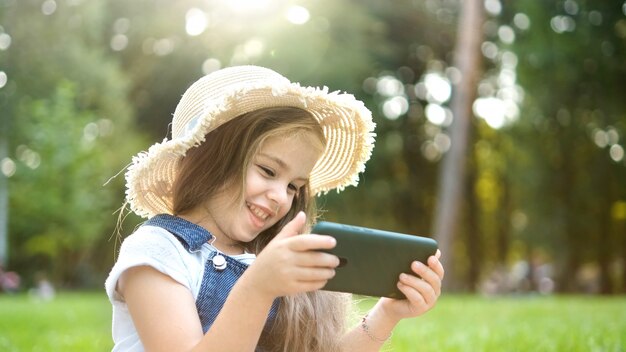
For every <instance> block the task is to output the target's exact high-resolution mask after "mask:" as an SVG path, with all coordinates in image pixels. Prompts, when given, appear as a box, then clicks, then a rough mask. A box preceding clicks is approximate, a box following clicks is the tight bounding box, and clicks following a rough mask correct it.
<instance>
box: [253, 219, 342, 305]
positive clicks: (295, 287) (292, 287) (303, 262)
mask: <svg viewBox="0 0 626 352" xmlns="http://www.w3.org/2000/svg"><path fill="white" fill-rule="evenodd" d="M305 222H306V215H304V213H303V212H300V213H298V215H296V217H295V218H294V219H293V220H291V221H290V222H289V223H288V224H287V225H285V227H283V229H282V230H281V231H280V233H278V235H276V237H274V239H272V241H271V242H270V243H269V244H268V245H267V246H266V247H265V248H264V249H263V251H262V252H261V253H259V255H258V257H257V258H256V260H255V261H254V263H253V264H252V265H250V267H249V268H248V270H246V272H245V274H244V276H243V277H242V280H243V279H244V278H245V280H246V282H247V283H248V284H249V285H251V288H254V290H257V291H258V292H259V293H261V294H266V295H267V296H268V297H271V298H272V299H273V298H275V297H279V296H287V295H292V294H296V293H301V292H307V291H314V290H318V289H320V288H322V287H323V286H324V285H326V282H327V281H328V280H329V279H331V278H332V277H333V276H335V268H336V267H337V266H338V265H339V258H337V256H335V255H332V254H329V253H324V252H320V251H318V250H320V249H331V248H334V247H335V245H336V240H335V239H334V238H333V237H331V236H323V235H312V234H305V235H300V234H299V233H300V230H301V229H302V227H303V226H304V224H305Z"/></svg>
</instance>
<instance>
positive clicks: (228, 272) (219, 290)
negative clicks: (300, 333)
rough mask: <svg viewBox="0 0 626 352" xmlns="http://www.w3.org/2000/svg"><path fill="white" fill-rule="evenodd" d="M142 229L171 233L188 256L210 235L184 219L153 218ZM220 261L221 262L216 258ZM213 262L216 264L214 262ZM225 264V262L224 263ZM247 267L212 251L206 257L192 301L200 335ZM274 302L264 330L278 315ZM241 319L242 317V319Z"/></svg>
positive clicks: (209, 324)
mask: <svg viewBox="0 0 626 352" xmlns="http://www.w3.org/2000/svg"><path fill="white" fill-rule="evenodd" d="M144 225H149V226H158V227H161V228H163V229H165V230H167V231H169V232H170V233H172V234H173V235H174V236H176V238H178V240H179V241H180V242H181V243H182V244H183V246H184V247H185V249H187V250H188V251H189V252H190V253H195V252H198V251H200V248H202V245H203V244H205V243H207V242H209V240H211V239H212V238H213V235H212V234H211V233H210V232H208V231H207V230H206V229H204V228H203V227H201V226H199V225H196V224H194V223H192V222H189V221H187V220H185V219H182V218H179V217H176V216H172V215H168V214H159V215H155V216H154V217H152V218H151V219H149V220H148V221H146V222H145V223H144ZM219 257H221V258H219ZM214 258H215V259H216V260H214ZM224 260H225V262H224ZM247 268H248V265H246V264H244V263H242V262H240V261H238V260H236V259H234V258H231V257H229V256H228V255H224V254H222V253H220V252H219V251H217V250H216V251H213V252H211V254H210V255H209V258H208V259H207V261H206V263H205V265H204V275H203V277H202V284H201V285H200V291H199V292H198V298H197V299H196V308H197V309H198V315H199V316H200V322H201V323H202V331H203V332H204V333H206V332H207V331H208V330H209V328H210V327H211V325H213V322H214V321H215V318H216V317H217V314H218V313H219V312H220V310H221V309H222V307H223V306H224V302H225V301H226V297H227V296H228V294H229V293H230V290H232V288H233V286H234V285H235V282H237V280H238V279H239V278H240V277H241V275H242V274H243V272H244V271H245V270H246V269H247ZM278 303H279V301H278V299H276V300H275V301H274V303H273V304H272V308H271V310H270V313H269V316H268V319H267V321H266V323H265V328H264V329H265V330H267V329H269V328H271V326H272V323H273V321H274V318H275V317H276V313H277V311H278ZM242 319H245V317H242Z"/></svg>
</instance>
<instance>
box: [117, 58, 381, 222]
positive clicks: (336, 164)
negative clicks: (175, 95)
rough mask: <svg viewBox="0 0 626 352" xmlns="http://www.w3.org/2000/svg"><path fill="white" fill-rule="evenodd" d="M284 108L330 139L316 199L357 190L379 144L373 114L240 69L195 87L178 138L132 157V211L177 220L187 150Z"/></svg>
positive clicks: (257, 70)
mask: <svg viewBox="0 0 626 352" xmlns="http://www.w3.org/2000/svg"><path fill="white" fill-rule="evenodd" d="M282 106H291V107H297V108H301V109H305V110H307V111H309V112H310V113H311V114H312V115H313V116H314V117H315V118H316V119H317V120H318V121H319V123H320V125H321V126H322V129H323V131H324V135H325V136H326V139H327V146H326V150H325V151H324V153H323V155H322V156H321V158H320V159H319V160H318V162H317V163H316V164H315V166H314V167H313V170H312V172H311V175H310V176H309V180H310V186H311V190H312V192H313V194H315V195H318V194H320V193H326V192H328V191H329V190H332V189H337V191H341V190H343V189H344V188H345V187H346V186H350V185H356V184H357V183H358V180H359V175H358V174H359V173H360V172H363V171H364V170H365V162H366V161H367V160H368V159H369V158H370V155H371V153H372V148H373V147H374V137H375V134H374V133H373V130H374V126H375V125H374V123H373V121H372V115H371V112H370V111H369V110H368V109H367V108H366V107H365V106H364V105H363V103H362V102H361V101H359V100H356V99H355V98H354V96H352V95H350V94H342V93H339V92H331V93H329V92H328V88H327V87H323V88H316V87H302V86H300V84H298V83H292V82H290V81H289V80H288V79H287V78H285V77H283V76H281V75H280V74H278V73H276V72H274V71H272V70H270V69H267V68H263V67H258V66H234V67H229V68H225V69H222V70H219V71H215V72H213V73H211V74H209V75H206V76H204V77H202V78H200V79H199V80H198V81H196V82H195V83H193V84H192V85H191V87H189V89H187V91H186V92H185V94H184V95H183V97H182V98H181V100H180V102H179V103H178V106H177V107H176V110H175V112H174V118H173V120H172V139H171V140H168V139H167V138H166V139H164V140H163V142H161V143H156V144H154V145H152V146H151V147H150V148H149V149H148V151H147V152H141V153H139V154H137V155H136V156H134V157H133V160H132V164H131V165H130V166H129V168H128V169H127V171H126V199H127V201H128V203H129V204H130V207H131V210H132V211H134V212H135V213H136V214H137V215H139V216H141V217H146V218H149V217H152V216H154V215H156V214H160V213H169V214H171V212H172V210H171V208H172V206H171V205H172V193H171V187H172V183H173V181H174V179H175V178H176V172H177V163H178V161H179V160H180V159H181V158H182V157H183V156H184V155H185V153H186V152H187V150H189V149H190V148H192V147H194V146H197V145H199V144H200V143H202V142H204V140H205V136H206V135H207V133H209V132H211V131H213V130H214V129H216V128H217V127H218V126H220V125H222V124H223V123H225V122H227V121H229V120H232V119H233V118H235V117H237V116H239V115H242V114H244V113H247V112H250V111H254V110H258V109H262V108H269V107H282ZM206 137H207V138H211V136H210V135H208V136H206Z"/></svg>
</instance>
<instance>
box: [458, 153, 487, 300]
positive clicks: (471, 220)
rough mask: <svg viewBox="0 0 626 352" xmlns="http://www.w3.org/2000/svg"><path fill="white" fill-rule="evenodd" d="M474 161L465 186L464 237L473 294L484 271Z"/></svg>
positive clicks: (470, 164) (468, 284)
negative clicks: (482, 270)
mask: <svg viewBox="0 0 626 352" xmlns="http://www.w3.org/2000/svg"><path fill="white" fill-rule="evenodd" d="M472 160H473V161H472V162H470V163H469V165H468V170H467V177H466V181H467V186H465V193H466V195H465V199H466V200H467V201H466V202H465V204H466V207H467V210H466V216H467V220H466V224H467V227H466V231H467V234H466V235H465V236H462V237H463V238H465V239H467V258H468V268H467V281H466V282H467V287H468V289H469V290H470V291H471V292H475V291H476V288H477V287H478V283H479V280H480V272H481V269H482V265H481V263H482V262H483V253H482V250H481V249H482V248H483V242H482V236H481V235H480V229H479V225H478V202H477V200H476V192H475V191H474V186H475V184H476V161H475V158H472Z"/></svg>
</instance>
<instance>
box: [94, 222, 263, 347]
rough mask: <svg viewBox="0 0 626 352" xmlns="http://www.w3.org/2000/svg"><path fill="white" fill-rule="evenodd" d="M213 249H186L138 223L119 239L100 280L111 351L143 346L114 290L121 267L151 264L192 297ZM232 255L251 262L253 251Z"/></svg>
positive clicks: (162, 231) (170, 236)
mask: <svg viewBox="0 0 626 352" xmlns="http://www.w3.org/2000/svg"><path fill="white" fill-rule="evenodd" d="M215 251H216V249H215V247H213V246H211V245H210V244H208V243H205V244H204V245H202V248H201V249H200V250H199V251H196V252H193V253H190V252H189V251H187V250H186V249H185V247H183V245H182V243H181V242H180V241H179V240H178V239H177V238H176V236H174V235H173V234H171V233H170V232H168V231H167V230H165V229H163V228H160V227H156V226H141V227H140V228H139V229H137V231H135V232H134V233H133V234H132V235H130V236H128V237H127V238H126V239H125V240H124V242H123V243H122V246H121V248H120V254H119V257H118V258H117V262H116V263H115V265H114V266H113V268H112V269H111V272H110V273H109V277H108V278H107V279H106V282H105V284H104V286H105V289H106V293H107V296H108V297H109V300H110V301H111V304H112V305H113V323H112V334H113V341H114V342H115V346H114V347H113V351H112V352H122V351H124V352H143V350H144V348H143V345H142V344H141V341H140V340H139V335H138V334H137V330H136V329H135V326H134V324H133V321H132V319H131V316H130V313H129V312H128V308H127V306H126V302H124V299H123V297H121V296H120V295H119V294H118V292H117V290H116V286H117V280H118V279H119V278H120V275H121V274H122V273H123V272H124V271H125V270H127V269H129V268H131V267H135V266H141V265H148V266H150V267H153V268H154V269H156V270H158V271H160V272H162V273H163V274H165V275H168V276H170V277H171V278H172V279H174V280H176V281H177V282H179V283H180V284H181V285H183V286H185V287H186V288H187V289H189V291H190V292H191V294H192V296H193V298H194V299H196V298H197V297H198V291H199V290H200V286H201V285H202V277H203V275H204V265H205V263H206V261H207V259H208V257H209V255H210V254H211V253H212V252H215ZM232 258H235V259H237V260H239V261H241V262H243V263H245V264H251V263H252V262H253V261H254V259H255V255H254V254H249V253H245V254H241V255H237V256H232Z"/></svg>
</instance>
